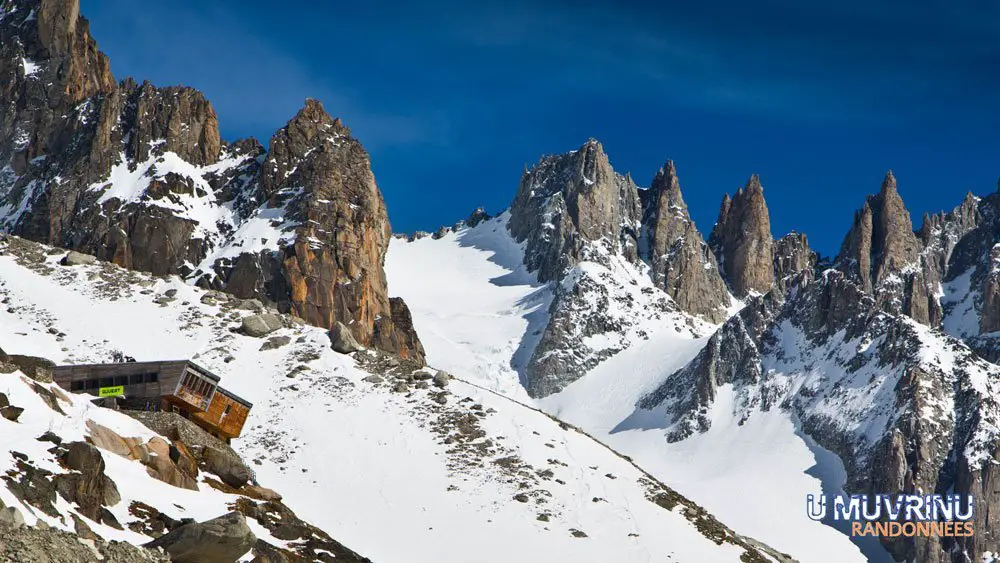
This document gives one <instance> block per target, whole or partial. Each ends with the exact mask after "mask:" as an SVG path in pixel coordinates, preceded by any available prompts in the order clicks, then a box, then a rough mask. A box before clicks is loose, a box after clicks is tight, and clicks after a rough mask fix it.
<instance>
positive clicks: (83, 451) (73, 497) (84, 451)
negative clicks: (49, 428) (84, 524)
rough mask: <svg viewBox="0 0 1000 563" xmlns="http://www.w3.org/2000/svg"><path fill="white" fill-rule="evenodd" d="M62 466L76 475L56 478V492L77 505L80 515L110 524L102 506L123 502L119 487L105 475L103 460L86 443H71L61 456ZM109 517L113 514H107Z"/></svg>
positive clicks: (93, 448) (63, 475)
mask: <svg viewBox="0 0 1000 563" xmlns="http://www.w3.org/2000/svg"><path fill="white" fill-rule="evenodd" d="M62 462H63V464H64V465H65V466H66V467H68V468H69V469H72V470H73V471H74V472H73V473H66V474H61V475H57V476H56V478H55V484H56V490H57V491H58V492H59V494H60V495H61V496H62V497H63V498H65V499H66V500H67V501H69V502H75V503H76V504H77V506H78V508H79V512H80V514H82V515H84V516H86V517H87V518H90V519H91V520H94V521H95V522H102V521H104V522H105V523H109V522H108V521H107V519H106V518H105V512H106V511H104V510H103V507H105V506H114V505H116V504H118V503H119V502H121V495H119V493H118V487H117V486H116V485H115V482H114V481H112V480H111V478H110V477H108V476H107V475H105V473H104V467H105V465H104V457H103V456H102V455H101V452H100V451H99V450H98V449H97V448H95V447H94V446H92V445H90V444H88V443H86V442H70V443H69V444H67V445H66V453H65V454H63V456H62ZM107 514H108V515H109V516H110V513H107Z"/></svg>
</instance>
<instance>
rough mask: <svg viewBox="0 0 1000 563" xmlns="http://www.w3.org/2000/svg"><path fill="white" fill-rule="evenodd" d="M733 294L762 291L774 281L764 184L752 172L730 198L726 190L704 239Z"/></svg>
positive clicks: (769, 287) (768, 288)
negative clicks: (708, 234)
mask: <svg viewBox="0 0 1000 563" xmlns="http://www.w3.org/2000/svg"><path fill="white" fill-rule="evenodd" d="M708 244H709V246H710V247H711V248H712V250H713V251H714V252H715V255H716V258H717V259H718V262H719V264H720V266H721V267H722V272H723V276H724V277H725V279H726V281H727V282H728V283H729V286H730V287H731V288H732V290H733V293H734V294H736V296H737V297H745V296H747V295H749V294H750V293H766V292H767V291H769V290H770V289H771V284H772V282H773V281H774V264H773V261H774V240H773V239H772V237H771V218H770V215H769V214H768V210H767V203H766V202H765V201H764V188H763V187H762V186H761V184H760V178H759V177H758V176H757V175H756V174H754V175H753V176H751V177H750V179H749V180H748V181H747V184H746V186H745V187H743V188H741V189H740V190H738V191H737V192H736V195H735V196H734V197H733V198H732V199H731V200H730V198H729V195H728V194H726V196H725V197H723V199H722V204H721V205H720V207H719V219H718V221H717V222H716V224H715V228H713V229H712V234H711V236H710V237H709V240H708Z"/></svg>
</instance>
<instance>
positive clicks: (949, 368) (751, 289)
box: [386, 141, 1000, 561]
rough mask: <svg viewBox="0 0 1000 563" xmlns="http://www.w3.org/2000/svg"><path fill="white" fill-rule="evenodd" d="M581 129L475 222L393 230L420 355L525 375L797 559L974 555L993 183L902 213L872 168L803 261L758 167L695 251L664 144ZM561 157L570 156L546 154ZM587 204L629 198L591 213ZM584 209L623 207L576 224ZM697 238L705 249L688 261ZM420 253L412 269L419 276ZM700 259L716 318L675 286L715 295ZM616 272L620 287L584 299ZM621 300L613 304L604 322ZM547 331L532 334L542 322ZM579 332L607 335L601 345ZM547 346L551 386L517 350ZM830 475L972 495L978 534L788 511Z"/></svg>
mask: <svg viewBox="0 0 1000 563" xmlns="http://www.w3.org/2000/svg"><path fill="white" fill-rule="evenodd" d="M588 150H591V151H596V152H597V153H600V152H601V151H600V148H599V144H598V143H596V142H594V141H590V142H588V143H587V144H586V145H584V147H582V148H581V149H580V150H578V151H572V152H570V153H567V154H566V155H563V156H561V157H545V158H543V159H542V161H540V163H539V164H538V165H537V166H536V167H535V168H533V169H531V170H528V171H526V172H525V174H524V176H523V179H522V182H521V188H520V190H519V191H518V195H517V196H516V197H515V199H514V204H513V205H512V208H511V210H510V211H509V212H506V213H504V214H502V215H500V216H499V217H497V218H495V219H492V220H491V221H489V222H486V223H481V224H478V225H476V226H474V227H470V226H460V227H459V228H457V229H451V230H446V231H442V232H439V233H438V234H437V235H436V236H435V237H432V238H421V239H419V240H409V239H406V238H396V239H394V240H393V242H392V243H391V245H390V252H389V255H388V258H387V264H386V270H387V273H388V275H389V279H390V281H391V282H392V283H393V284H394V287H396V288H397V291H399V292H400V294H401V295H402V296H403V297H404V298H405V299H406V300H407V302H408V303H409V304H410V306H411V307H412V308H413V311H414V325H415V326H416V328H417V330H418V331H419V332H420V333H421V334H422V335H426V337H425V338H426V347H427V356H428V358H429V360H430V361H432V362H435V363H437V364H439V365H448V366H449V367H450V368H451V369H455V370H462V371H464V372H467V373H472V374H476V375H477V376H478V378H479V381H480V383H481V384H483V385H486V386H490V387H491V388H493V389H496V390H497V391H499V392H503V393H508V394H510V395H512V396H518V397H521V398H522V400H523V395H524V394H525V391H524V390H522V389H521V388H522V387H524V388H525V389H526V390H527V394H528V395H530V396H531V397H535V398H536V400H535V404H537V405H538V406H539V407H540V408H542V409H543V410H545V411H546V412H549V413H551V414H553V415H555V416H558V417H559V418H561V419H563V420H566V421H568V422H571V423H573V424H576V425H579V426H580V427H581V428H584V429H585V430H587V431H588V432H590V433H591V434H592V435H594V436H595V437H596V438H598V439H599V440H601V441H603V442H605V443H607V444H609V445H612V446H613V447H615V448H616V449H619V450H620V451H622V452H624V453H626V454H628V455H629V456H631V457H632V458H633V459H635V460H636V461H637V463H639V464H640V465H641V466H642V467H644V468H645V469H646V470H648V471H650V472H651V473H652V474H654V475H656V476H658V477H659V478H661V479H662V480H663V481H664V482H666V483H668V484H670V485H672V486H675V487H677V488H678V489H679V490H682V491H685V492H686V493H687V494H690V495H692V497H693V498H694V500H696V501H697V502H700V503H702V504H704V505H705V506H706V507H708V508H709V509H710V510H712V511H713V512H715V513H716V514H718V515H720V517H721V518H722V519H723V520H724V521H726V522H728V523H730V524H731V525H733V526H735V527H736V528H737V529H740V530H744V531H746V532H747V533H750V534H752V535H754V536H756V537H758V538H760V539H762V540H763V541H766V542H768V543H769V544H770V545H773V546H775V547H776V548H778V549H780V550H782V551H785V552H787V553H789V554H790V555H792V556H793V557H796V558H798V559H799V560H802V561H829V560H831V554H835V559H836V560H838V561H848V560H870V561H883V560H886V561H888V560H893V559H895V560H899V561H902V560H908V561H965V560H970V559H971V560H977V561H979V560H990V558H991V557H993V555H992V554H994V553H996V552H997V551H998V546H997V545H996V543H995V540H994V539H993V538H994V533H995V532H994V531H993V530H995V529H996V527H995V526H996V525H995V523H994V522H993V521H992V520H991V517H990V516H989V514H990V511H991V507H992V506H993V501H992V499H993V498H994V495H995V493H994V492H993V487H994V485H992V479H991V477H990V475H991V468H992V466H993V465H995V464H996V463H997V461H998V458H997V449H998V445H1000V444H998V435H997V428H1000V424H998V423H1000V420H998V418H997V417H998V412H997V389H996V386H997V384H998V383H997V382H998V377H1000V371H998V370H1000V366H998V365H997V364H995V363H993V362H994V361H996V360H997V358H998V357H1000V355H998V354H997V352H996V350H997V346H996V344H995V343H996V342H997V340H996V334H997V333H996V332H995V331H997V329H1000V325H997V324H996V323H994V322H993V320H992V319H994V318H995V317H996V315H997V313H996V311H995V309H996V306H997V305H996V304H997V300H996V299H995V294H996V291H995V289H996V288H995V287H994V286H996V285H997V284H996V279H1000V278H998V277H997V276H996V275H995V274H996V267H995V263H996V257H995V256H994V255H995V254H996V252H995V249H996V248H997V247H998V244H1000V240H998V235H997V234H996V233H997V232H1000V231H998V230H997V227H996V225H995V221H996V217H997V216H998V213H997V210H998V205H1000V196H998V195H997V194H991V195H989V196H988V197H984V198H977V197H975V196H972V195H971V194H969V195H967V196H966V198H965V199H964V200H963V202H962V203H961V204H960V205H959V206H958V207H956V208H955V209H954V210H953V211H951V212H948V213H940V214H937V215H928V216H926V217H925V218H924V223H923V226H922V227H921V228H920V229H919V230H917V231H914V230H913V228H912V226H911V223H910V219H909V213H908V212H907V211H906V208H905V205H904V204H903V201H902V198H901V197H900V195H899V192H898V191H897V187H896V182H895V178H894V177H893V176H892V174H891V173H889V174H888V175H887V177H886V179H885V181H884V182H883V185H882V189H881V191H880V192H879V193H878V194H875V195H872V196H869V198H868V200H867V201H866V202H865V204H864V206H863V207H862V208H861V210H859V211H858V213H857V214H856V216H855V218H854V221H853V225H852V226H851V227H850V229H849V230H848V233H847V235H846V236H845V241H844V245H843V248H842V250H841V252H840V254H839V255H838V257H837V258H836V259H834V260H820V259H819V258H818V257H817V256H816V254H815V253H813V252H812V251H811V250H810V249H809V247H808V244H807V243H806V239H805V236H804V235H802V234H799V233H792V234H790V235H787V236H785V237H782V238H779V239H777V240H774V239H773V238H772V237H773V235H771V233H770V226H769V220H768V214H767V208H766V203H765V202H764V199H763V189H762V188H761V186H760V180H759V179H758V178H757V177H756V176H754V177H752V178H751V180H750V182H748V184H747V186H746V187H745V188H743V189H741V190H739V191H738V192H737V193H736V195H735V196H734V197H732V198H730V197H729V196H728V195H727V196H725V198H724V199H723V203H722V206H721V208H720V213H719V220H718V222H717V223H716V225H715V227H714V228H713V230H712V235H711V237H710V239H709V241H708V244H707V247H708V248H710V249H711V251H710V252H707V253H706V252H704V250H703V248H704V247H705V243H704V242H702V239H701V238H700V234H699V233H698V231H697V230H696V229H693V228H692V229H690V230H689V231H685V230H684V229H682V228H678V227H676V226H674V225H676V222H674V223H672V222H671V221H672V220H673V221H677V220H678V219H681V220H683V221H689V219H687V210H686V207H685V206H684V205H683V199H682V198H681V197H680V188H679V182H678V181H677V172H676V169H675V168H674V166H673V164H672V163H668V165H667V166H665V167H664V170H661V172H660V174H658V175H657V177H656V179H655V180H654V183H653V185H652V186H651V188H650V189H648V190H643V189H641V188H637V187H635V186H634V184H632V183H631V181H630V180H628V179H627V177H623V176H619V175H616V174H613V173H612V172H608V171H607V170H604V171H601V167H600V166H598V167H597V168H596V169H597V170H598V172H596V173H592V172H590V170H592V169H593V167H594V165H593V164H591V163H593V162H596V163H601V164H602V166H603V165H604V163H607V162H608V161H607V157H605V156H603V154H600V155H598V156H588V157H587V158H581V157H579V156H577V155H579V154H581V153H587V151H588ZM558 162H572V164H571V165H568V166H566V168H568V169H569V170H570V171H572V172H577V171H582V172H579V173H577V174H576V176H574V175H573V174H572V173H570V172H567V171H565V170H563V171H560V172H558V173H555V172H552V170H553V163H558ZM607 166H608V167H610V165H609V164H608V165H607ZM539 177H544V178H554V180H550V181H549V184H554V185H555V186H558V187H560V189H559V190H558V191H557V190H555V189H553V188H552V186H551V185H548V184H546V182H545V181H539V180H538V178H539ZM602 177H603V178H616V179H617V180H616V181H615V182H608V183H607V185H608V186H613V187H614V189H615V190H618V191H617V192H616V193H618V194H621V193H623V192H629V193H626V194H625V195H619V196H618V197H617V198H610V199H609V198H608V196H606V195H602V194H600V193H597V192H599V191H600V190H602V189H604V190H608V188H602V184H601V182H600V181H599V180H600V178H602ZM567 186H568V187H567ZM630 191H635V192H636V193H637V194H638V197H637V198H636V197H633V196H632V195H631V192H630ZM526 193H527V194H528V195H527V196H526V195H525V194H526ZM664 194H667V195H666V196H665V195H664ZM526 197H528V199H531V198H534V199H539V200H540V201H542V202H543V203H542V204H541V205H537V206H536V207H535V208H534V209H531V210H529V211H528V213H533V214H535V215H537V216H538V217H540V218H541V220H540V221H538V224H537V225H534V226H533V227H532V229H533V230H529V232H527V234H525V232H524V227H522V226H518V220H517V219H516V215H517V213H524V212H525V211H524V210H523V207H524V206H523V203H522V200H524V199H525V198H526ZM601 201H613V202H619V203H620V204H621V205H623V206H624V207H625V208H626V209H633V204H632V203H631V202H632V201H638V202H639V205H641V206H642V211H640V212H635V213H632V214H631V215H629V214H627V213H625V214H624V215H623V213H622V212H621V211H619V210H617V209H616V208H615V207H614V206H611V207H608V205H606V204H601V205H604V207H602V209H604V210H605V211H607V210H608V209H611V211H610V212H606V213H605V214H604V215H601V214H599V213H595V212H594V211H593V210H592V209H593V208H591V209H590V210H588V206H595V205H598V204H597V203H595V202H601ZM654 201H659V204H658V205H655V206H654V205H653V204H652V202H654ZM671 211H672V212H671ZM619 216H625V217H626V219H623V220H619ZM628 217H633V218H634V217H641V218H642V220H641V221H640V222H638V223H636V222H632V220H631V219H628ZM521 222H522V223H523V222H524V221H523V220H521ZM566 225H569V228H567V226H566ZM594 225H601V226H604V227H607V226H608V225H621V228H620V230H619V229H617V228H615V229H605V230H604V231H599V233H598V234H597V235H596V236H595V235H594V234H593V233H594ZM574 228H575V229H577V231H573V230H572V229H574ZM567 230H569V231H570V233H569V235H567V234H565V231H567ZM588 232H589V233H590V234H587V233H588ZM554 233H561V234H559V235H558V236H553V234H554ZM664 233H669V235H666V236H664ZM594 239H596V240H594ZM567 241H569V242H567ZM633 243H634V249H633ZM546 244H550V245H555V246H556V247H559V248H562V249H563V250H561V251H560V252H561V254H560V256H562V257H563V261H562V262H553V261H552V260H549V259H547V258H546V257H547V255H546V254H545V250H544V249H545V245H546ZM574 245H575V246H574ZM685 245H686V246H685ZM567 246H568V248H569V249H570V250H569V251H567V250H566V248H567ZM537 247H541V248H542V250H541V251H539V250H538V248H537ZM594 249H600V250H597V251H595V250H594ZM706 255H707V256H709V257H710V258H714V260H708V261H705V262H701V263H702V264H703V266H702V267H701V268H696V267H692V266H691V265H692V264H693V265H698V264H699V262H698V261H697V260H695V259H696V258H698V259H700V257H702V256H706ZM539 256H541V257H542V259H539ZM519 257H521V260H519V259H518V258H519ZM417 263H422V264H428V265H430V266H431V267H429V268H425V269H422V270H420V274H418V275H417V274H415V273H414V272H416V271H417V270H416V269H415V268H414V265H415V264H417ZM664 264H666V266H664ZM601 268H603V269H604V271H606V272H609V274H608V275H606V276H603V277H600V276H598V277H595V278H593V280H590V281H589V282H583V283H581V282H580V275H579V273H578V272H579V271H581V270H583V271H588V270H591V271H595V270H600V269H601ZM695 271H696V272H697V273H695ZM706 273H714V275H707V276H706ZM671 276H672V277H671ZM715 276H718V278H719V279H721V280H723V281H724V285H723V287H724V288H726V289H728V291H727V292H726V300H723V302H726V301H728V303H731V304H732V305H731V306H730V307H729V308H728V309H727V310H728V314H729V315H733V313H736V314H735V315H733V316H731V317H730V318H729V319H728V320H725V317H726V316H727V315H722V316H721V318H720V317H719V316H717V315H713V314H712V309H711V308H706V307H705V306H704V303H698V302H694V301H692V299H691V297H690V295H691V294H690V293H689V292H685V291H684V290H683V289H685V288H690V287H696V288H697V290H696V291H697V294H698V295H699V297H701V298H703V299H714V302H716V303H718V302H720V300H719V299H718V298H711V296H712V295H716V293H717V290H716V289H715V288H716V287H717V283H716V281H715ZM671 280H672V281H671ZM665 281H666V283H665ZM429 288H436V289H435V290H434V291H428V289H429ZM622 288H631V289H632V290H634V293H633V294H632V296H631V297H625V298H623V299H620V300H607V299H603V300H602V296H604V295H608V294H614V293H615V292H618V291H621V289H622ZM445 294H447V297H444V295H445ZM640 294H641V295H642V297H641V298H639V297H638V295H640ZM567 296H568V297H567ZM442 301H448V305H447V306H445V307H442V305H441V303H442ZM709 302H712V301H709ZM574 303H581V304H584V303H585V304H586V305H580V306H574ZM620 303H625V304H627V305H625V306H622V307H619V306H618V304H620ZM651 303H656V304H657V305H655V306H651V305H650V304H651ZM629 305H635V306H636V309H635V310H632V309H630V308H629ZM546 306H547V307H548V308H547V310H546V311H543V309H544V308H545V307H546ZM650 311H656V312H657V313H659V314H650ZM737 311H738V313H737ZM622 315H624V316H627V317H629V319H630V321H629V322H625V323H616V322H615V321H614V319H616V318H618V317H620V316H622ZM567 319H568V320H567ZM720 320H722V321H725V322H722V323H721V324H712V323H713V321H714V322H719V321H720ZM567 326H570V327H574V328H575V330H576V331H575V332H571V331H566V330H565V329H564V328H563V327H567ZM594 326H597V327H599V328H597V329H589V327H594ZM466 327H475V329H474V330H466ZM636 327H639V328H636ZM553 334H555V335H557V336H561V338H550V342H549V345H548V346H546V347H542V346H541V344H540V341H539V339H538V336H539V335H542V340H541V342H544V341H545V340H544V339H545V338H546V337H550V336H551V335H553ZM708 336H711V337H710V338H708ZM595 341H599V342H601V343H602V344H604V343H611V344H610V345H607V347H606V348H603V349H601V350H600V351H597V350H595V348H594V346H593V342H595ZM511 351H516V353H514V354H511ZM581 351H582V352H583V353H581ZM550 357H556V358H561V357H569V358H572V362H567V363H564V364H563V366H562V367H563V370H562V372H560V370H549V371H548V372H546V373H545V374H544V375H546V376H551V375H552V373H555V374H558V377H557V384H556V385H549V386H538V385H537V384H533V382H532V377H537V374H538V371H537V367H534V368H533V365H532V362H537V361H538V360H539V358H541V359H543V360H545V359H548V358H550ZM526 362H527V363H526ZM542 365H544V361H543V362H542ZM533 369H534V371H533ZM518 382H519V383H518ZM841 491H846V492H851V493H897V492H924V493H931V492H960V493H972V494H974V495H975V496H976V498H977V499H979V502H980V505H979V507H980V508H978V510H979V512H977V517H976V522H975V524H976V526H977V535H976V536H975V537H974V538H968V539H966V540H941V541H938V540H934V539H916V540H913V539H909V540H907V539H905V538H897V539H889V538H886V539H885V540H884V544H879V543H878V542H877V541H876V540H873V539H869V540H867V541H866V540H864V539H857V540H856V541H855V542H853V543H852V541H851V538H850V537H849V536H847V535H846V534H845V533H843V532H842V531H840V530H837V529H835V527H834V526H833V525H831V523H827V524H823V523H818V522H813V521H811V520H809V519H808V518H807V516H806V514H805V511H804V510H803V504H804V498H805V496H806V495H807V494H816V493H820V492H824V493H837V492H841ZM980 530H982V531H983V532H982V533H980V532H979V531H980ZM967 558H968V559H967Z"/></svg>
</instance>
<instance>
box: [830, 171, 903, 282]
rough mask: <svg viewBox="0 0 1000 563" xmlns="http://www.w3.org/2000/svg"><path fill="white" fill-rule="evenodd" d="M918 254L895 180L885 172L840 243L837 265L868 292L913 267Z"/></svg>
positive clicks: (890, 173) (889, 173) (890, 174)
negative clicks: (878, 189)
mask: <svg viewBox="0 0 1000 563" xmlns="http://www.w3.org/2000/svg"><path fill="white" fill-rule="evenodd" d="M920 251H921V244H920V241H919V240H918V239H917V237H916V235H915V234H914V232H913V224H912V222H911V220H910V212H909V211H907V209H906V205H905V204H904V203H903V199H902V197H900V195H899V192H898V191H897V189H896V178H895V176H893V174H892V171H889V172H888V173H887V174H886V176H885V179H884V180H883V181H882V188H881V190H880V191H879V193H878V194H877V195H870V196H868V198H867V199H866V201H865V203H864V205H863V206H862V208H861V210H860V211H859V212H858V213H856V214H855V220H854V226H853V227H852V228H851V230H850V231H849V232H848V234H847V236H846V237H845V239H844V244H843V245H842V246H841V251H840V254H839V255H838V259H837V262H838V264H840V265H841V268H842V269H843V270H844V271H845V272H848V273H849V274H851V275H853V276H856V278H857V279H859V280H860V282H861V285H862V287H864V288H865V289H866V290H869V291H871V290H873V288H875V287H876V286H877V285H878V284H879V283H880V282H882V281H884V280H886V279H888V278H889V277H890V276H892V275H893V274H895V273H898V272H899V271H900V270H902V269H903V268H905V267H906V266H908V265H912V264H914V263H915V262H916V261H917V259H918V257H919V255H920Z"/></svg>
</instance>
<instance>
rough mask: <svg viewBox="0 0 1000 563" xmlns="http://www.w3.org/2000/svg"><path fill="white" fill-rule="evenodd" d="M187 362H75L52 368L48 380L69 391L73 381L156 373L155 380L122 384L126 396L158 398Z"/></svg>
mask: <svg viewBox="0 0 1000 563" xmlns="http://www.w3.org/2000/svg"><path fill="white" fill-rule="evenodd" d="M186 366H187V362H186V361H183V360H179V361H177V360H175V361H167V362H126V363H120V364H102V365H77V366H57V367H55V368H53V370H52V379H53V380H54V381H55V382H56V383H57V384H59V386H60V387H62V388H63V389H66V390H67V391H71V390H72V385H73V382H74V381H86V380H88V379H94V378H97V379H101V378H112V379H114V378H116V377H128V376H131V375H138V374H143V373H156V374H157V381H156V382H155V383H141V384H125V394H126V396H130V397H159V396H160V395H165V394H168V393H172V392H173V391H174V388H176V387H177V382H178V381H180V379H181V376H182V375H183V374H184V368H185V367H186ZM114 385H118V384H117V383H113V384H112V385H107V386H106V385H102V386H101V387H111V386H114ZM84 392H86V393H89V394H91V395H97V389H88V390H85V391H84Z"/></svg>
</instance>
